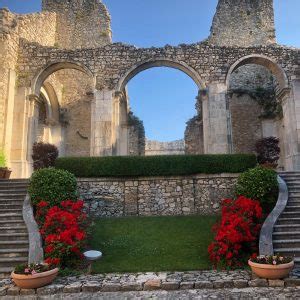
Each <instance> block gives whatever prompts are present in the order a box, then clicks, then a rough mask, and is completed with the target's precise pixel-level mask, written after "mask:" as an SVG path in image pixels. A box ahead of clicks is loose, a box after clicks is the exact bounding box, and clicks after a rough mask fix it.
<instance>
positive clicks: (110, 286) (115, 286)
mask: <svg viewBox="0 0 300 300" xmlns="http://www.w3.org/2000/svg"><path fill="white" fill-rule="evenodd" d="M120 290H121V283H113V282H103V284H102V287H101V291H102V292H118V291H120Z"/></svg>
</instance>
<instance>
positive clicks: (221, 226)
mask: <svg viewBox="0 0 300 300" xmlns="http://www.w3.org/2000/svg"><path fill="white" fill-rule="evenodd" d="M261 222H262V208H261V206H260V203H259V202H258V201H255V200H251V199H248V198H246V197H244V196H240V197H239V198H238V199H236V200H232V199H225V200H223V201H222V218H221V221H220V222H219V223H218V224H216V225H215V226H214V227H213V231H214V232H215V233H216V235H215V238H214V241H213V242H212V243H211V244H210V245H209V247H208V252H209V258H210V260H211V262H212V263H213V265H214V267H215V268H237V267H241V266H242V265H243V264H245V263H246V262H247V258H248V257H249V253H254V252H256V251H257V246H258V236H259V232H260V229H261Z"/></svg>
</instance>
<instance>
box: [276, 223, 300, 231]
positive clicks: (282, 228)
mask: <svg viewBox="0 0 300 300" xmlns="http://www.w3.org/2000/svg"><path fill="white" fill-rule="evenodd" d="M295 231H297V232H298V231H300V225H295V224H284V225H277V224H276V225H275V226H274V232H295Z"/></svg>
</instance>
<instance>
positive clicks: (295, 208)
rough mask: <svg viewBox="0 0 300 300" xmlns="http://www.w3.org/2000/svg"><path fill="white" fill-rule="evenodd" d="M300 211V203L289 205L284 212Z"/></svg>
mask: <svg viewBox="0 0 300 300" xmlns="http://www.w3.org/2000/svg"><path fill="white" fill-rule="evenodd" d="M298 211H300V205H299V206H298V205H288V206H286V207H285V210H284V212H298Z"/></svg>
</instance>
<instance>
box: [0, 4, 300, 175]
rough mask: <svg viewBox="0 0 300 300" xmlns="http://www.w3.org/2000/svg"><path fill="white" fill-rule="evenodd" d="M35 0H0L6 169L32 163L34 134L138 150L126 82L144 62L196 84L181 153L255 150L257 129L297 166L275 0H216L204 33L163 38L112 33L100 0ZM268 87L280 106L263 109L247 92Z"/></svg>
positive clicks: (77, 149) (290, 51) (20, 169)
mask: <svg viewBox="0 0 300 300" xmlns="http://www.w3.org/2000/svg"><path fill="white" fill-rule="evenodd" d="M187 5H188V4H187ZM42 8H43V10H42V12H41V13H35V14H28V15H19V14H14V13H11V12H9V11H8V10H7V9H0V146H1V147H4V148H5V151H6V155H7V161H8V164H9V166H10V167H11V168H12V169H13V173H12V175H13V177H28V176H29V175H30V174H31V172H32V165H31V149H32V144H33V143H34V142H35V141H36V140H40V139H42V140H44V141H46V142H50V143H54V144H56V145H57V146H58V147H59V150H60V153H61V155H65V156H111V155H144V154H145V137H144V136H143V134H141V132H142V131H139V130H137V127H135V126H133V125H132V124H131V123H130V103H129V97H128V95H127V91H126V85H127V83H128V82H129V81H130V80H131V79H132V78H133V77H134V76H135V75H136V74H138V73H139V72H142V71H144V70H146V69H148V68H152V67H171V68H176V69H178V70H180V71H182V72H185V73H186V74H187V75H189V76H190V77H191V78H192V79H193V80H194V81H195V84H196V85H197V86H198V88H199V95H200V97H199V96H198V97H197V100H196V101H195V102H196V103H195V104H196V108H197V114H196V116H195V117H193V118H192V119H191V120H190V121H188V122H187V129H186V133H185V152H186V153H188V154H199V153H205V154H219V153H240V152H253V150H254V144H255V142H256V140H257V139H258V138H261V137H266V136H270V135H273V136H277V137H279V138H280V141H281V149H282V151H281V161H280V167H282V168H284V169H285V170H298V169H300V153H299V151H300V150H299V149H300V147H299V144H300V125H299V124H300V110H299V107H300V75H299V74H300V51H299V49H297V48H293V47H285V46H281V45H279V44H277V43H276V39H275V34H274V33H275V30H274V12H273V1H272V0H260V1H259V0H242V1H237V0H219V3H218V6H217V10H216V14H215V17H214V19H213V24H212V28H211V34H210V36H209V38H208V39H206V40H204V41H202V42H199V43H195V44H191V45H185V44H181V45H179V46H176V47H175V46H169V45H166V46H165V47H162V48H154V47H152V48H137V47H135V46H132V45H126V44H122V43H112V40H111V29H110V16H109V13H108V11H107V9H106V7H105V6H104V4H103V3H102V2H101V1H100V0H80V1H79V0H61V1H58V0H44V1H43V3H42ZM70 69H72V70H71V71H70ZM270 78H272V81H270ZM270 82H271V83H270ZM270 84H271V86H270ZM266 87H268V88H271V89H273V90H274V95H275V96H274V101H277V102H278V103H279V104H280V106H281V107H282V115H280V116H279V115H278V116H273V117H272V118H261V117H260V115H261V111H262V105H261V104H258V103H257V102H255V101H254V99H253V97H251V93H252V94H253V92H255V91H256V90H257V89H258V88H266ZM241 90H242V91H243V93H241ZM41 103H42V104H43V105H41ZM43 106H44V107H46V114H47V116H46V122H44V123H45V124H43V126H41V124H40V123H39V110H40V107H43ZM138 128H139V129H141V128H142V126H140V125H139V127H138ZM160 150H161V149H160Z"/></svg>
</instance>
